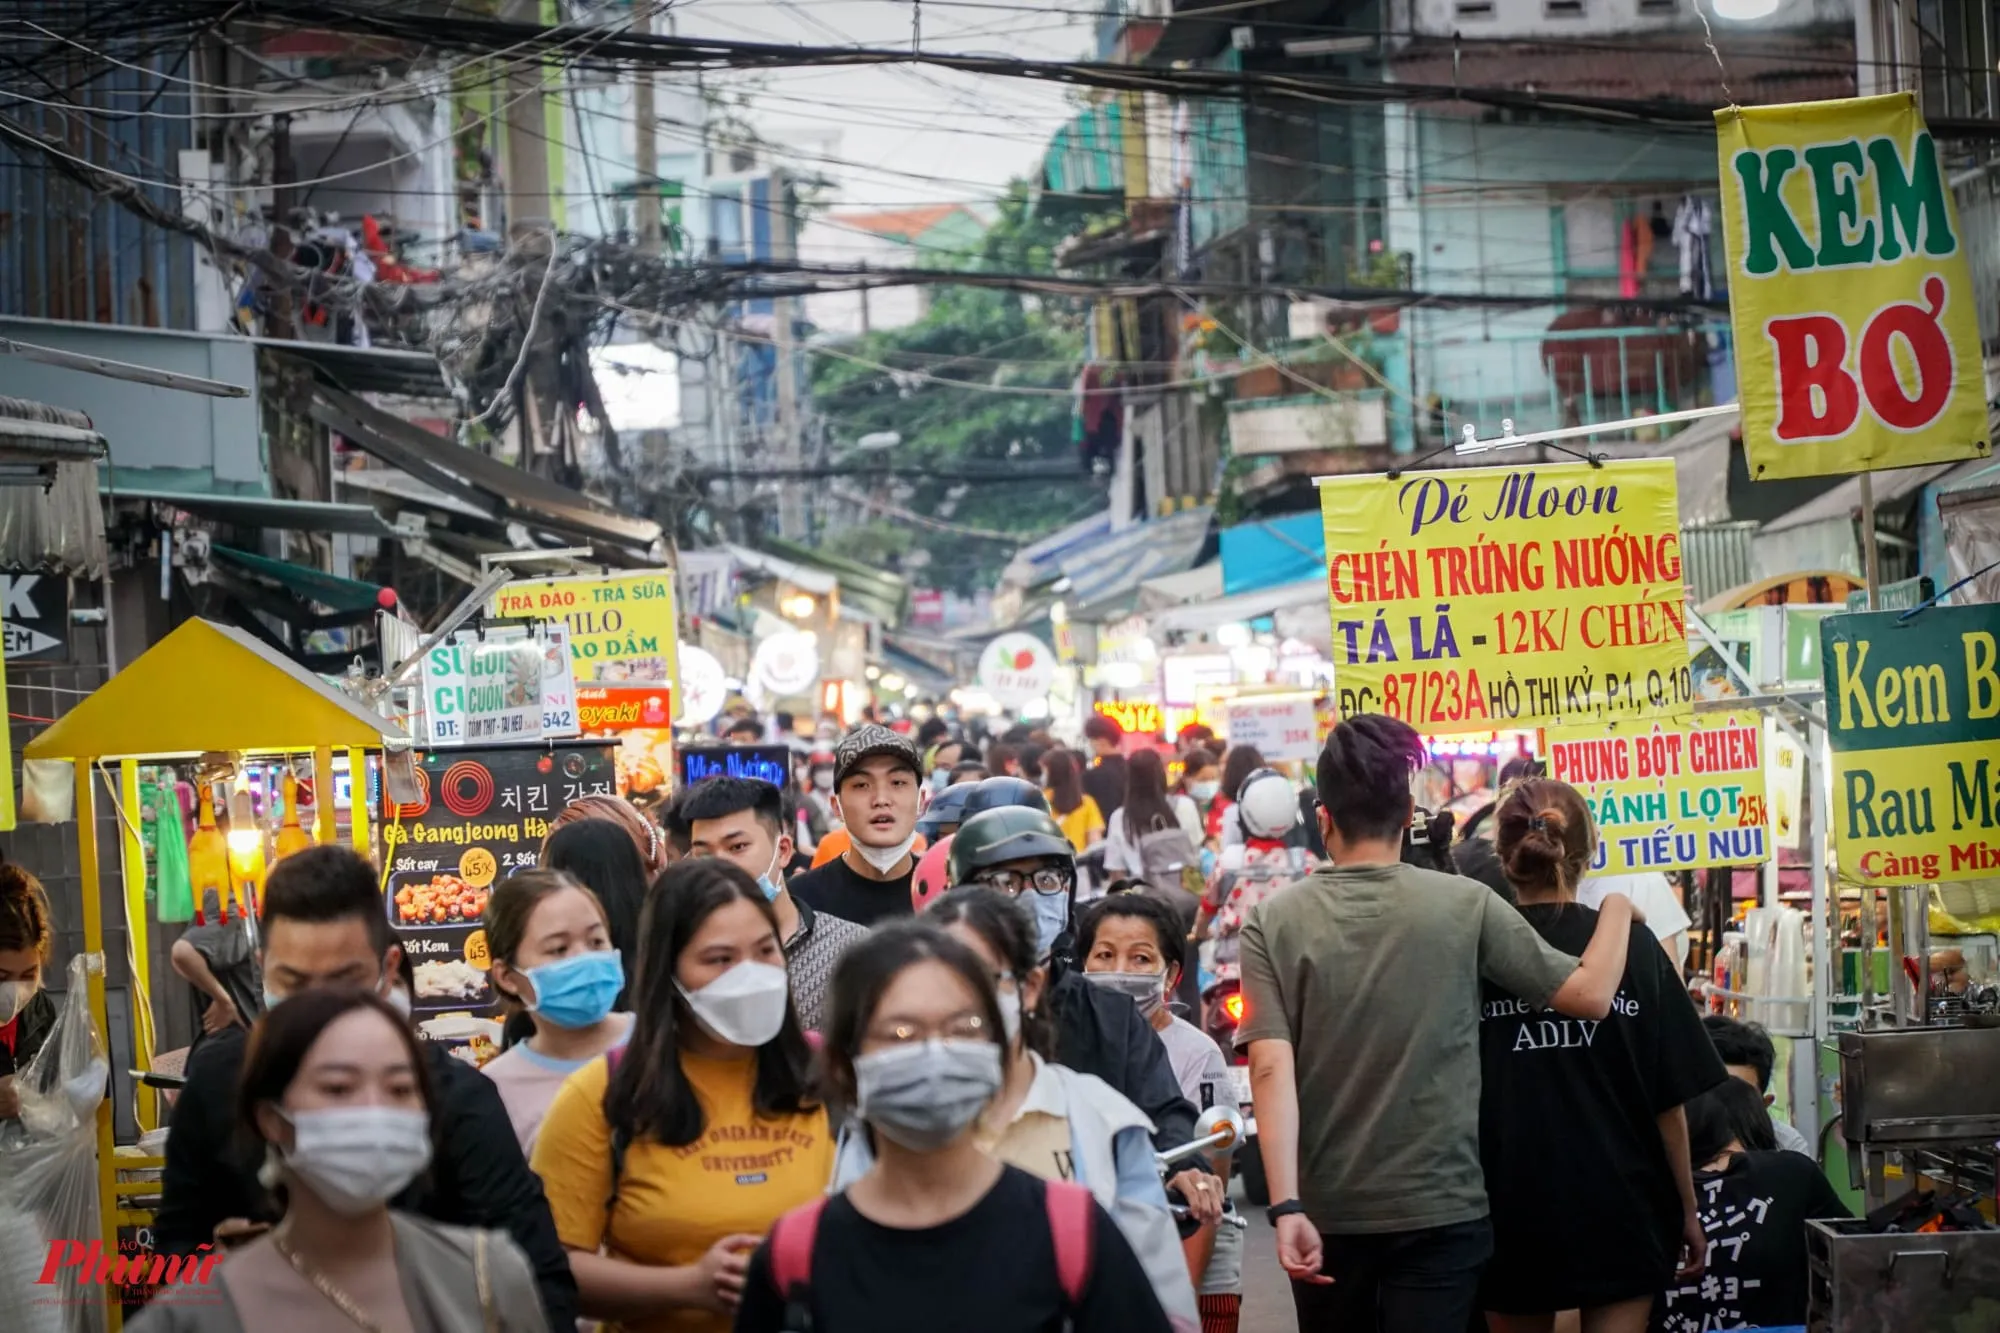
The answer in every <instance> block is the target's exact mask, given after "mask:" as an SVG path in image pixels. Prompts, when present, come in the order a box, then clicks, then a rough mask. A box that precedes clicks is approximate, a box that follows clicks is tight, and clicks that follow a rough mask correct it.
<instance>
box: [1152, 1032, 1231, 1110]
mask: <svg viewBox="0 0 2000 1333" xmlns="http://www.w3.org/2000/svg"><path fill="white" fill-rule="evenodd" d="M1160 1043H1161V1045H1163V1046H1165V1047H1166V1048H1167V1063H1168V1064H1170V1065H1172V1066H1173V1068H1174V1081H1175V1082H1177V1083H1179V1084H1180V1085H1181V1096H1183V1097H1185V1098H1187V1099H1188V1100H1189V1101H1190V1102H1192V1103H1194V1108H1195V1110H1197V1111H1205V1110H1207V1109H1208V1108H1209V1107H1210V1106H1227V1107H1228V1108H1229V1109H1230V1110H1232V1111H1241V1110H1242V1109H1243V1107H1242V1104H1241V1103H1239V1102H1238V1101H1237V1099H1236V1084H1235V1083H1233V1082H1231V1081H1230V1078H1229V1065H1228V1063H1227V1062H1226V1061H1225V1060H1223V1058H1222V1048H1221V1047H1220V1046H1217V1045H1216V1044H1215V1038H1213V1037H1211V1036H1209V1035H1208V1034H1207V1033H1206V1032H1203V1031H1202V1030H1201V1029H1200V1028H1198V1027H1196V1026H1195V1025H1194V1024H1192V1023H1190V1022H1188V1021H1187V1020H1186V1019H1185V1018H1176V1019H1175V1020H1174V1021H1173V1022H1171V1023H1169V1024H1167V1026H1166V1027H1164V1028H1162V1029H1160ZM1204 1091H1206V1092H1207V1094H1208V1095H1207V1100H1206V1101H1205V1102H1204V1100H1203V1097H1202V1094H1203V1092H1204Z"/></svg>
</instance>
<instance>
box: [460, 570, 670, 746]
mask: <svg viewBox="0 0 2000 1333" xmlns="http://www.w3.org/2000/svg"><path fill="white" fill-rule="evenodd" d="M493 614H494V615H495V616H499V617H503V618H511V617H527V618H532V619H536V620H560V621H563V622H564V623H565V624H567V625H568V626H569V654H570V660H571V661H572V662H574V663H575V665H576V681H577V684H578V685H589V684H628V683H629V684H646V685H667V686H675V685H676V683H677V682H678V681H679V679H680V673H679V670H678V665H679V664H678V663H677V662H676V661H675V658H674V650H675V647H676V646H677V644H678V643H679V640H680V635H679V632H678V631H679V627H678V624H677V622H676V620H675V615H674V572H673V571H672V570H671V569H648V570H641V571H639V572H636V573H631V574H603V575H590V576H583V577H578V578H559V579H521V580H518V581H516V582H513V583H509V584H507V585H506V586H505V587H503V588H501V589H500V591H499V592H497V593H495V594H494V595H493ZM668 716H670V717H671V716H672V714H671V713H669V714H668Z"/></svg>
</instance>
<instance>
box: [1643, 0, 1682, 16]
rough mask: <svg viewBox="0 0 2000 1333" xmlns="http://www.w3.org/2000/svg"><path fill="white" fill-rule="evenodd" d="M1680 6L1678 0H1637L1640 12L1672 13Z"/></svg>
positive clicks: (1654, 13)
mask: <svg viewBox="0 0 2000 1333" xmlns="http://www.w3.org/2000/svg"><path fill="white" fill-rule="evenodd" d="M1680 7H1681V5H1680V0H1639V12H1640V13H1641V14H1653V15H1664V14H1673V13H1677V12H1678V11H1679V10H1680Z"/></svg>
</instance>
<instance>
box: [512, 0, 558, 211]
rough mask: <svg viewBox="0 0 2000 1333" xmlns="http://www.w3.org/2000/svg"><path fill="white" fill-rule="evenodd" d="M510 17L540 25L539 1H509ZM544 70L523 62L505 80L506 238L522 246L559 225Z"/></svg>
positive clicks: (521, 21) (540, 11)
mask: <svg viewBox="0 0 2000 1333" xmlns="http://www.w3.org/2000/svg"><path fill="white" fill-rule="evenodd" d="M507 17H508V18H509V19H510V20H512V21H513V22H515V23H532V24H537V25H539V24H540V23H541V21H542V7H541V5H540V4H539V3H538V0H510V3H509V4H508V6H507ZM544 68H545V67H544V66H543V65H542V64H541V63H540V62H538V61H526V60H524V61H521V62H519V64H518V65H517V66H516V68H515V70H514V72H513V73H512V74H510V75H509V76H508V78H507V83H506V86H505V96H506V101H507V117H506V122H507V161H506V170H507V235H508V239H509V240H512V241H514V242H516V243H518V242H519V241H520V240H521V239H522V238H523V237H526V236H531V235H532V236H540V235H541V234H543V233H545V232H547V231H548V230H549V229H550V228H551V227H553V226H554V225H555V215H556V210H555V207H554V205H553V203H552V202H551V200H550V197H549V127H548V117H547V112H546V110H545V109H544V108H545V102H546V99H545V98H544V97H543V96H542V76H543V72H544Z"/></svg>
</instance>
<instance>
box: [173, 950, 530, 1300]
mask: <svg viewBox="0 0 2000 1333" xmlns="http://www.w3.org/2000/svg"><path fill="white" fill-rule="evenodd" d="M237 1109H238V1116H239V1119H240V1121H241V1128H242V1130H243V1132H244V1133H245V1134H246V1135H247V1136H248V1137H250V1138H251V1139H252V1140H261V1141H262V1142H263V1143H264V1145H265V1151H266V1158H265V1164H264V1168H263V1170H262V1171H261V1172H260V1173H259V1179H260V1180H262V1181H263V1182H264V1184H265V1186H266V1188H268V1189H271V1190H272V1191H273V1192H275V1193H276V1194H278V1195H279V1197H280V1201H281V1203H282V1206H283V1208H284V1217H283V1219H282V1220H281V1221H280V1222H279V1223H278V1225H277V1226H276V1227H275V1228H274V1229H273V1230H271V1231H270V1232H269V1233H268V1234H266V1235H264V1236H263V1237H261V1238H259V1239H258V1240H256V1241H254V1242H252V1243H251V1244H249V1245H247V1246H245V1247H244V1248H242V1249H240V1250H236V1251H234V1252H232V1253H231V1254H230V1256H229V1258H228V1261H227V1262H226V1263H224V1264H222V1265H220V1266H208V1268H209V1277H208V1279H207V1280H206V1281H202V1282H195V1283H181V1282H177V1283H169V1284H167V1285H164V1286H162V1287H161V1288H160V1292H159V1295H158V1296H156V1297H155V1299H154V1301H153V1303H152V1304H151V1305H150V1306H149V1307H147V1310H146V1312H145V1313H144V1314H143V1315H141V1316H140V1317H139V1319H138V1321H137V1322H136V1323H135V1324H134V1325H133V1329H134V1331H135V1333H160V1331H161V1330H166V1331H167V1333H246V1330H259V1329H268V1328H283V1329H285V1330H287V1333H352V1330H354V1329H358V1328H359V1329H379V1330H383V1333H403V1331H404V1330H410V1331H411V1333H418V1331H421V1333H482V1331H487V1333H490V1330H495V1329H498V1330H503V1333H547V1329H548V1324H547V1322H546V1321H545V1320H544V1318H543V1316H542V1307H541V1302H540V1300H539V1299H538V1298H537V1295H536V1290H535V1281H534V1277H533V1274H532V1273H531V1272H530V1271H529V1269H528V1261H527V1260H526V1259H525V1258H523V1257H522V1255H521V1252H520V1251H519V1250H518V1249H517V1248H516V1247H515V1245H514V1243H513V1241H512V1240H511V1239H509V1238H508V1236H507V1234H506V1233H505V1232H500V1231H476V1230H469V1229H466V1228H462V1227H452V1226H444V1225H441V1224H439V1223H436V1222H430V1221H426V1220H424V1219H422V1218H418V1217H413V1216H411V1215H409V1214H406V1213H391V1212H390V1211H389V1207H388V1200H389V1199H390V1198H391V1197H392V1196H393V1195H395V1194H397V1193H398V1192H399V1191H401V1190H402V1189H403V1188H404V1187H405V1186H407V1185H409V1183H410V1182H411V1181H412V1180H414V1179H416V1177H417V1176H418V1175H420V1174H421V1173H422V1172H423V1171H424V1169H425V1168H426V1167H427V1166H428V1165H429V1164H430V1160H431V1126H430V1080H429V1077H428V1075H427V1073H426V1062H425V1059H424V1057H423V1054H422V1052H421V1051H420V1050H419V1049H418V1045H417V1037H416V1035H415V1034H414V1033H413V1032H412V1031H411V1030H410V1026H409V1024H408V1023H407V1022H406V1021H404V1019H403V1018H402V1016H401V1015H400V1014H398V1013H397V1012H396V1010H395V1009H393V1008H392V1007H390V1005H389V1004H388V1003H387V1002H386V1001H385V1000H383V999H381V998H380V997H379V996H377V995H374V994H372V993H370V992H368V991H364V990H358V989H346V988H342V989H334V988H320V989H312V990H306V991H301V992H299V993H298V994H295V995H292V996H289V997H287V998H286V1000H285V1002H284V1003H283V1004H281V1005H279V1006H278V1007H277V1008H276V1009H273V1010H272V1011H270V1012H269V1013H267V1014H266V1015H264V1017H263V1018H261V1019H260V1020H258V1023H257V1027H256V1029H255V1030H254V1031H253V1032H252V1033H251V1035H250V1043H249V1048H248V1051H247V1052H246V1054H245V1057H244V1063H243V1077H242V1083H241V1085H240V1087H239V1089H238V1094H237Z"/></svg>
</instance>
